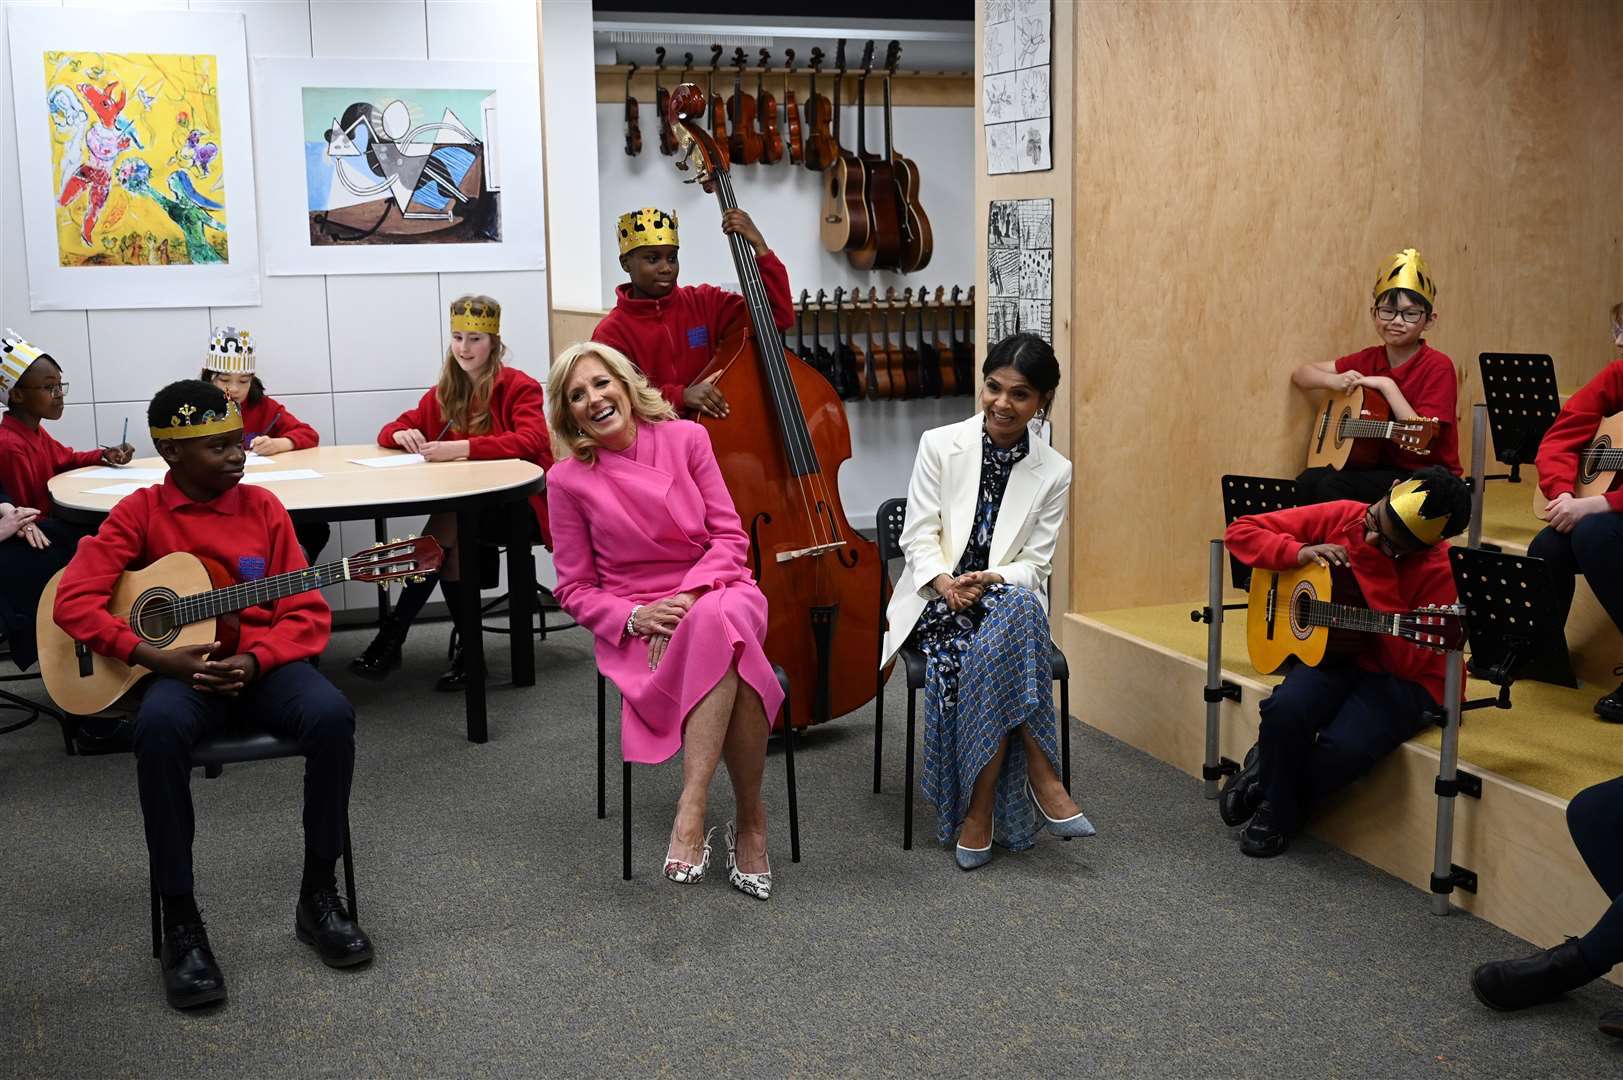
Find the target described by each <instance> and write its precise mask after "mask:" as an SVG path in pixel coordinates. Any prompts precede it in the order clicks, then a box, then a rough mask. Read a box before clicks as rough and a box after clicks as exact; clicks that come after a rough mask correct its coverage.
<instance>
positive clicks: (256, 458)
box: [246, 450, 276, 468]
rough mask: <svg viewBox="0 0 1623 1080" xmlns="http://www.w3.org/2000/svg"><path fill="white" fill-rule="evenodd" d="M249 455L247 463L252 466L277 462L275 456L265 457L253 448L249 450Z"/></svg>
mask: <svg viewBox="0 0 1623 1080" xmlns="http://www.w3.org/2000/svg"><path fill="white" fill-rule="evenodd" d="M247 457H248V460H247V462H246V464H247V465H248V466H249V467H250V468H251V467H253V466H255V465H274V464H275V463H276V459H275V458H268V457H265V456H264V455H262V454H256V453H254V452H253V451H252V450H250V451H248V455H247Z"/></svg>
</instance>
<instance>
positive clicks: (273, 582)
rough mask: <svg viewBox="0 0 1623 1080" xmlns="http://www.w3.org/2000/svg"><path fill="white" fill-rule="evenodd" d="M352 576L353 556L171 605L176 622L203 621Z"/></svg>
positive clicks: (227, 588)
mask: <svg viewBox="0 0 1623 1080" xmlns="http://www.w3.org/2000/svg"><path fill="white" fill-rule="evenodd" d="M348 579H349V560H348V559H339V560H337V561H336V562H330V563H322V564H321V565H320V566H309V567H306V568H304V569H303V570H294V571H292V572H291V573H286V574H277V575H276V576H275V577H268V578H260V579H259V580H258V581H244V582H242V583H240V584H237V585H230V586H227V587H226V588H223V589H211V590H210V591H208V592H204V593H195V594H193V595H191V596H183V597H181V598H180V599H179V600H177V601H175V603H174V606H173V607H172V608H171V609H170V611H171V612H172V617H173V619H174V622H175V625H177V626H184V625H185V624H187V623H194V622H202V621H203V620H204V619H212V618H215V617H217V616H220V615H224V614H226V613H227V612H231V611H241V610H243V609H244V608H251V607H253V606H255V605H256V604H268V603H270V602H271V601H273V600H280V599H282V598H283V597H284V596H293V595H295V594H297V593H301V592H309V591H310V590H311V589H323V588H326V587H327V586H328V585H337V584H338V583H339V582H341V581H347V580H348Z"/></svg>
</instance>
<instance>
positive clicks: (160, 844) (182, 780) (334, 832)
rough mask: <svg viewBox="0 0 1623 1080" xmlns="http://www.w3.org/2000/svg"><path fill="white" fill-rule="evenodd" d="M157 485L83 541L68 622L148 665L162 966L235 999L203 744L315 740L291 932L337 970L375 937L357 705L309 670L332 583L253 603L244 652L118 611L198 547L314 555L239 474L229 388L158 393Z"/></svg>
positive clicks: (147, 768)
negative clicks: (353, 873) (365, 879)
mask: <svg viewBox="0 0 1623 1080" xmlns="http://www.w3.org/2000/svg"><path fill="white" fill-rule="evenodd" d="M147 422H148V425H149V426H150V428H151V433H152V440H153V442H154V444H155V445H156V446H157V450H158V453H159V454H161V455H162V456H163V459H164V460H165V461H166V462H168V464H169V472H168V474H167V476H166V477H165V479H164V481H163V483H162V484H160V485H156V486H153V487H147V488H142V489H141V490H139V491H136V492H135V493H134V494H131V495H127V496H125V497H124V498H123V499H122V500H120V501H119V503H118V505H116V506H115V507H113V511H112V513H111V514H109V515H108V517H107V520H106V521H105V522H103V524H102V526H101V529H100V531H98V532H97V533H96V535H95V536H93V537H90V538H89V539H86V540H85V541H83V542H82V543H81V544H80V545H79V550H78V553H77V554H76V555H75V556H74V558H73V561H72V562H70V563H69V564H68V567H67V570H66V572H65V573H64V575H63V577H62V581H61V584H60V586H59V587H58V590H57V599H56V611H55V616H56V621H57V624H58V625H59V626H61V627H62V629H64V630H66V631H67V632H68V634H70V635H71V636H72V637H73V639H74V640H75V641H81V642H84V643H85V644H86V645H88V646H89V647H90V649H91V650H93V651H94V652H97V653H100V654H101V655H104V656H110V657H114V658H116V659H118V660H120V661H123V662H125V663H130V664H139V665H141V666H142V667H146V668H150V669H151V670H152V671H153V672H155V674H156V677H154V678H151V679H148V680H147V681H146V682H145V683H144V687H145V696H144V697H143V699H142V700H141V704H140V707H139V711H138V712H137V714H136V718H135V772H136V780H137V784H138V787H139V790H140V795H141V814H142V817H143V819H144V822H145V826H146V839H147V852H148V855H149V856H150V858H151V862H152V871H153V875H154V878H155V879H156V884H157V887H158V891H159V893H160V894H161V895H162V897H163V927H164V931H163V949H162V957H161V963H162V969H163V986H164V993H165V995H166V996H167V997H168V1000H169V1004H171V1005H173V1006H175V1007H176V1008H182V1009H183V1008H189V1007H191V1006H194V1005H202V1004H205V1003H207V1002H211V1001H218V1000H221V999H223V998H224V997H225V978H224V976H223V975H222V974H221V973H220V967H219V965H218V964H217V963H216V962H215V959H214V953H213V951H212V950H211V949H210V948H209V940H208V934H207V932H206V931H205V930H204V928H203V918H202V916H201V915H200V914H199V912H198V910H197V901H196V899H195V897H194V895H193V892H192V834H193V830H194V823H193V817H192V798H191V790H190V784H191V764H190V760H191V758H190V755H191V748H192V746H193V744H195V743H196V742H197V741H198V740H199V739H201V738H203V737H204V736H206V735H208V734H211V733H213V732H216V731H218V730H220V729H221V728H222V727H224V726H225V725H226V724H227V723H228V722H229V721H232V720H246V721H248V722H250V723H252V724H255V725H257V726H259V727H263V728H265V729H267V730H269V731H272V732H275V733H276V734H278V735H284V736H289V737H295V738H297V739H298V742H299V746H300V749H302V750H303V751H304V756H305V773H304V876H303V880H302V882H301V884H300V886H299V895H298V903H297V906H296V908H295V914H294V933H295V934H296V935H297V936H298V938H299V940H300V941H303V942H305V943H306V944H308V945H310V946H311V947H312V948H314V949H315V950H316V951H317V952H318V953H319V954H320V956H321V959H322V960H323V961H324V962H325V963H327V964H328V965H330V966H333V967H347V966H349V965H352V964H358V963H363V962H365V961H367V960H370V959H371V958H372V943H371V942H370V941H369V940H368V939H367V936H366V934H365V932H364V931H362V929H361V928H360V927H359V926H358V925H356V923H355V922H354V921H353V920H352V919H351V918H350V916H349V913H348V911H347V910H346V909H345V907H344V903H343V901H342V900H341V899H340V898H339V895H338V889H337V885H336V883H335V880H334V876H333V871H334V867H335V865H336V864H337V862H338V858H339V856H340V855H342V854H343V850H344V836H345V830H346V823H347V821H348V814H349V789H350V778H351V776H352V774H353V772H354V768H355V710H354V709H353V708H352V707H351V706H350V704H349V702H348V701H346V700H345V699H344V696H343V695H342V694H340V693H339V692H338V691H337V690H336V689H335V688H334V687H333V685H332V684H331V683H329V682H328V681H327V680H326V679H325V678H323V677H322V675H321V674H320V673H319V672H317V671H316V669H315V668H314V667H313V666H311V664H310V663H309V660H310V659H311V658H312V657H315V656H319V655H320V653H321V651H322V649H324V648H325V647H326V645H327V639H328V637H329V636H330V633H331V628H332V612H331V611H330V610H329V609H328V607H327V602H326V600H324V599H323V598H322V596H321V593H319V592H314V591H312V592H306V593H299V594H296V595H294V596H290V597H287V598H285V599H282V600H277V601H275V602H274V603H271V604H262V605H259V606H256V607H250V608H247V609H246V610H244V611H242V612H241V613H240V622H241V630H240V640H239V643H238V650H239V651H238V652H237V653H236V654H234V655H232V656H227V657H224V658H223V659H218V660H211V659H209V654H210V653H211V652H212V651H213V650H214V649H216V648H217V647H218V646H219V642H215V643H214V644H213V645H202V646H192V647H186V648H176V649H170V650H167V651H162V650H158V649H155V648H153V647H152V646H151V645H148V644H147V643H146V642H144V641H142V640H141V639H140V638H139V637H137V636H136V634H135V632H134V631H132V630H131V629H130V627H129V626H128V625H127V623H126V622H125V621H124V620H123V619H120V618H118V617H117V616H115V615H113V614H112V613H110V612H109V611H108V610H107V608H108V604H109V602H110V598H111V595H112V590H113V587H114V583H115V582H116V581H117V580H118V577H119V575H120V574H122V573H123V572H124V571H125V570H129V569H135V568H138V567H141V566H145V565H147V564H149V563H151V562H153V561H154V560H156V559H159V558H161V557H163V556H165V555H168V554H170V553H171V552H176V551H189V552H191V553H193V554H195V555H198V556H201V557H203V558H205V559H211V560H213V561H215V562H217V563H219V564H220V565H221V566H223V567H224V568H225V569H226V570H227V571H228V572H229V573H230V575H231V576H232V577H233V578H234V579H235V580H236V581H239V582H241V581H253V580H257V579H260V578H263V577H267V576H271V575H275V574H282V573H287V572H289V571H293V570H298V569H301V568H303V567H304V566H305V561H304V555H303V553H302V552H301V551H300V549H299V544H298V540H297V539H296V538H295V536H294V534H293V522H292V521H291V520H290V519H289V518H288V516H287V511H286V510H285V509H283V507H282V504H281V503H280V502H278V501H277V499H276V496H274V495H272V494H271V493H270V492H268V491H266V490H265V489H264V488H262V487H257V486H251V485H242V484H241V481H242V470H243V464H244V460H245V453H244V451H243V448H242V417H241V415H240V414H239V413H238V412H237V409H236V406H235V405H233V404H230V403H228V402H227V400H226V396H225V394H224V393H222V392H221V391H220V390H219V389H218V388H217V387H214V386H211V385H210V384H208V383H205V382H201V381H199V380H195V379H188V380H186V381H184V382H177V383H171V384H170V385H168V386H166V387H164V388H163V389H162V390H160V391H158V395H157V396H156V397H154V398H153V399H152V404H151V405H150V406H149V407H148V409H147Z"/></svg>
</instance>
